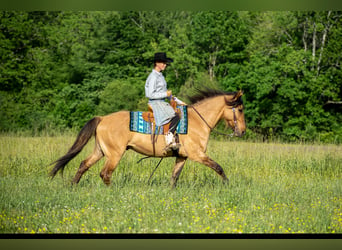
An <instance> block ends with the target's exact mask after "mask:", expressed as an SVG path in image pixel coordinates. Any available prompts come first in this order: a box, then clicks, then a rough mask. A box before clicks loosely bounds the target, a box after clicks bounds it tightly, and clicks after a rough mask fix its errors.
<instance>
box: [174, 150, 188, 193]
mask: <svg viewBox="0 0 342 250" xmlns="http://www.w3.org/2000/svg"><path fill="white" fill-rule="evenodd" d="M186 159H187V158H184V157H177V159H176V165H175V166H174V167H173V171H172V176H171V187H172V188H175V187H176V184H177V181H178V178H179V175H180V173H181V172H182V169H183V167H184V164H185V161H186Z"/></svg>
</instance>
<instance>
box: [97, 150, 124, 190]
mask: <svg viewBox="0 0 342 250" xmlns="http://www.w3.org/2000/svg"><path fill="white" fill-rule="evenodd" d="M124 152H125V149H123V150H121V152H120V153H115V154H111V156H106V157H107V160H106V162H105V165H104V167H103V169H102V170H101V173H100V176H101V178H102V180H103V182H104V183H105V184H106V185H107V186H108V185H110V179H111V177H112V174H113V172H114V170H115V169H116V167H117V166H118V164H119V161H120V159H121V157H122V155H123V154H124Z"/></svg>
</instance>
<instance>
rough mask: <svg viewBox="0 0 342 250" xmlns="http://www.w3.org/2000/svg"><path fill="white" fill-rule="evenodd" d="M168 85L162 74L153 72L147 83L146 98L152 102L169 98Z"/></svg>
mask: <svg viewBox="0 0 342 250" xmlns="http://www.w3.org/2000/svg"><path fill="white" fill-rule="evenodd" d="M166 92H167V84H166V81H165V78H164V76H163V74H162V73H161V72H158V71H156V70H154V69H153V70H152V72H151V74H150V75H149V76H148V78H147V80H146V83H145V96H146V97H147V98H148V99H150V100H156V99H165V98H167V93H166Z"/></svg>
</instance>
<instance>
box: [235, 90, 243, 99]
mask: <svg viewBox="0 0 342 250" xmlns="http://www.w3.org/2000/svg"><path fill="white" fill-rule="evenodd" d="M241 96H243V91H242V90H239V91H238V92H236V94H235V96H234V99H235V100H237V99H238V98H240V97H241Z"/></svg>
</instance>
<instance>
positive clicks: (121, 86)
mask: <svg viewBox="0 0 342 250" xmlns="http://www.w3.org/2000/svg"><path fill="white" fill-rule="evenodd" d="M143 87H144V83H143V82H140V85H139V81H138V83H136V82H133V81H132V80H130V81H128V80H120V79H119V80H115V81H113V82H110V83H109V84H108V85H107V86H106V87H105V89H104V90H103V91H102V92H101V94H100V103H99V105H98V107H97V114H98V115H106V114H109V113H112V112H115V111H120V110H135V109H136V108H137V105H138V102H139V99H140V98H141V97H142V95H143V89H144V88H143Z"/></svg>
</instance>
